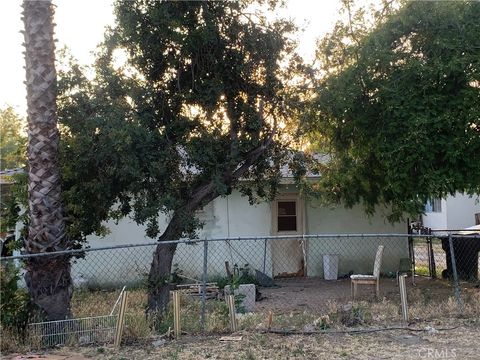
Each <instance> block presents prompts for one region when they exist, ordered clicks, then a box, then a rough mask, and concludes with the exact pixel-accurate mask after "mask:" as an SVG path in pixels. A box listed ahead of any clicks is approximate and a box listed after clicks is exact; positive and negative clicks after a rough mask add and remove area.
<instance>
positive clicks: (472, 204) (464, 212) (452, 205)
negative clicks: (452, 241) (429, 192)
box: [447, 193, 480, 230]
mask: <svg viewBox="0 0 480 360" xmlns="http://www.w3.org/2000/svg"><path fill="white" fill-rule="evenodd" d="M475 213H480V201H479V197H478V196H469V195H464V194H459V193H457V194H456V195H455V196H449V197H448V198H447V226H448V227H447V229H453V230H459V229H464V228H466V227H470V226H473V225H475V215H474V214H475Z"/></svg>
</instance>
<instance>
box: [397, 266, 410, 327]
mask: <svg viewBox="0 0 480 360" xmlns="http://www.w3.org/2000/svg"><path fill="white" fill-rule="evenodd" d="M412 276H413V275H412ZM406 277H407V275H406V274H402V275H400V276H399V278H398V283H399V288H400V302H401V304H402V318H403V321H404V322H405V323H408V302H407V287H406V285H405V278H406Z"/></svg>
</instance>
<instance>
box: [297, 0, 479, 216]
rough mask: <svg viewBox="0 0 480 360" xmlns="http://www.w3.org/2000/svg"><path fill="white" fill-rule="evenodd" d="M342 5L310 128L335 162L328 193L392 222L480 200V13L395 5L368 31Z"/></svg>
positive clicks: (435, 5) (460, 6)
mask: <svg viewBox="0 0 480 360" xmlns="http://www.w3.org/2000/svg"><path fill="white" fill-rule="evenodd" d="M345 4H346V7H345V8H346V11H347V13H348V14H349V15H350V16H349V19H350V20H349V21H347V22H344V23H341V24H337V27H336V28H335V30H334V31H333V32H332V33H331V34H330V35H329V36H328V37H327V38H326V39H325V40H323V41H322V42H320V44H319V49H318V59H319V61H320V63H321V67H322V70H323V71H324V73H325V74H326V76H325V77H324V78H323V79H322V80H321V82H320V85H319V87H318V91H317V96H316V97H315V99H314V100H313V102H312V112H311V113H310V116H311V117H310V121H309V122H307V124H306V126H307V127H309V130H310V131H311V134H312V140H313V141H314V142H316V143H317V146H318V147H319V148H320V149H322V150H327V151H328V152H330V153H331V161H330V163H329V164H328V167H326V168H325V169H324V171H323V174H324V176H323V179H322V181H321V184H320V187H321V189H322V190H323V192H324V193H325V194H328V195H329V197H330V200H332V201H339V200H343V201H344V202H345V203H346V204H347V205H348V206H352V205H353V204H355V203H359V202H363V204H364V205H365V207H366V209H367V210H368V212H370V213H372V212H373V211H374V209H375V207H376V205H378V204H388V205H390V206H391V208H392V213H391V214H390V219H391V220H395V219H398V218H400V217H401V216H402V214H404V213H411V214H418V213H421V212H422V211H423V204H424V203H425V201H426V200H427V199H428V198H431V197H444V196H446V195H447V194H454V193H455V192H456V191H459V192H466V193H475V192H477V193H478V192H480V181H479V179H480V122H479V119H480V101H479V99H480V85H479V84H480V66H479V64H480V63H479V61H478V59H479V58H480V23H479V22H478V18H479V16H480V3H478V2H463V1H461V2H460V1H449V2H447V1H414V2H406V3H404V4H403V5H402V6H400V8H399V9H398V10H395V9H394V8H393V7H392V4H395V2H393V3H392V2H389V3H388V4H389V5H390V6H389V7H385V8H384V11H377V12H376V13H375V14H374V16H373V17H371V18H370V19H373V25H374V28H373V29H371V30H369V29H366V28H365V26H362V25H361V24H362V19H366V18H368V17H367V16H366V11H365V10H363V9H360V11H356V12H354V11H353V10H352V9H351V8H350V5H351V2H350V1H345ZM400 4H402V3H400ZM397 6H398V3H397Z"/></svg>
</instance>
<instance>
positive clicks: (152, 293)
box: [147, 243, 177, 315]
mask: <svg viewBox="0 0 480 360" xmlns="http://www.w3.org/2000/svg"><path fill="white" fill-rule="evenodd" d="M176 248H177V244H162V243H160V244H158V245H157V248H156V249H155V253H154V254H153V261H152V265H151V266H150V273H149V274H148V286H149V291H148V304H147V312H148V313H158V314H160V315H161V314H164V313H165V312H166V310H167V306H168V303H169V301H170V275H171V269H172V261H173V256H174V255H175V250H176Z"/></svg>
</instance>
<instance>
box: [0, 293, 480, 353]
mask: <svg viewBox="0 0 480 360" xmlns="http://www.w3.org/2000/svg"><path fill="white" fill-rule="evenodd" d="M452 293H453V291H452V289H451V288H450V287H448V288H444V287H438V288H435V287H430V288H427V287H417V288H413V287H412V288H409V290H408V299H409V314H410V319H411V320H412V321H413V322H414V323H423V322H429V321H430V322H431V321H437V320H439V319H442V321H443V322H450V323H454V324H456V323H459V322H462V321H463V322H466V323H468V321H469V320H465V319H478V318H480V291H479V290H478V289H475V288H463V289H462V296H463V298H462V299H463V302H464V306H463V308H460V307H459V306H458V304H457V303H456V301H455V300H454V298H453V297H452V296H450V297H448V296H447V294H450V295H451V294H452ZM118 295H119V292H118V291H115V292H107V291H95V292H91V291H88V290H80V291H79V290H77V291H76V292H75V294H74V297H73V299H72V311H73V314H74V316H75V317H89V316H100V315H106V314H109V313H110V311H111V310H112V307H113V304H114V303H115V301H116V300H117V297H118ZM128 299H129V300H128V307H127V315H126V329H125V335H124V342H125V344H135V343H146V342H147V343H148V342H149V341H151V339H153V338H155V337H156V336H158V334H163V333H165V332H166V331H167V330H168V328H169V327H170V328H172V329H173V311H172V309H170V311H169V312H168V313H167V314H166V316H165V317H164V318H163V321H162V322H161V323H159V322H158V321H156V319H155V318H147V317H146V316H145V304H146V300H147V297H146V293H145V291H144V290H141V289H137V290H132V291H130V292H129V298H128ZM346 305H347V306H346ZM200 314H201V303H200V301H199V299H193V298H191V297H189V296H182V298H181V321H182V322H181V327H182V331H183V332H184V335H186V336H198V335H200V334H202V333H203V332H202V328H201V322H200ZM268 314H269V311H268V310H267V309H265V308H264V309H262V310H260V311H259V312H256V313H252V314H243V315H239V316H238V328H239V329H240V330H241V331H246V332H248V333H249V334H250V335H249V337H252V338H251V340H252V341H259V342H262V340H261V339H262V338H263V337H262V336H266V335H262V336H261V335H258V334H257V335H255V333H256V332H258V331H260V330H262V329H265V328H266V327H267V326H268V318H269V315H268ZM228 321H229V320H228V310H227V307H226V305H225V303H224V302H223V301H220V300H209V301H207V307H206V317H205V332H206V333H208V334H220V333H227V332H228V331H229V323H228ZM400 323H401V312H400V304H399V301H398V300H397V299H396V298H394V297H388V296H387V297H385V298H384V299H383V300H381V301H378V302H375V301H356V302H345V301H327V302H325V304H324V306H322V307H321V308H320V309H319V308H315V309H302V308H300V310H299V308H297V309H291V308H290V309H286V310H285V311H279V310H278V309H276V310H274V313H273V316H272V323H271V326H272V327H273V328H283V329H295V330H300V331H312V330H316V331H321V330H333V329H337V330H338V329H348V328H351V327H352V326H355V327H371V326H374V327H382V326H383V327H386V326H392V325H398V324H400ZM255 336H257V337H255ZM72 345H73V344H72ZM18 349H25V345H24V343H23V342H22V341H21V340H19V339H18V337H16V336H15V335H14V334H12V333H10V332H9V331H7V330H3V331H2V341H1V351H2V353H3V352H5V353H8V352H11V351H15V350H17V351H18ZM170 350H171V351H174V349H173V350H172V349H170ZM307 353H308V351H307ZM247 355H248V354H247ZM247 355H245V356H247ZM257 355H258V354H257ZM167 358H168V357H167ZM187 358H188V357H187Z"/></svg>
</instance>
